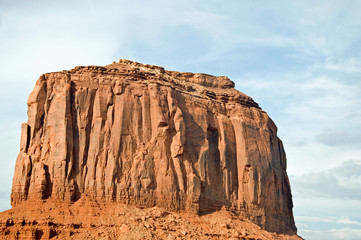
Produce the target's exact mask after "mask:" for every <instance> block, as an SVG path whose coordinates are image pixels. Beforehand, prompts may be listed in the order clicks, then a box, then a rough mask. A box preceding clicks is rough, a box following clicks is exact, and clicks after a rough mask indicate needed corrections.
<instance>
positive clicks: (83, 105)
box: [11, 60, 296, 233]
mask: <svg viewBox="0 0 361 240" xmlns="http://www.w3.org/2000/svg"><path fill="white" fill-rule="evenodd" d="M233 87H234V83H233V82H232V81H231V80H229V79H228V78H226V77H214V76H210V75H206V74H193V73H180V72H173V71H165V70H164V69H163V68H161V67H157V66H151V65H143V64H140V63H136V62H131V61H129V60H120V61H119V62H118V63H115V62H114V63H113V64H111V65H108V66H106V67H97V66H89V67H76V68H74V69H72V70H69V71H62V72H55V73H48V74H45V75H42V76H41V77H40V78H39V79H38V81H37V83H36V86H35V89H34V90H33V91H32V93H31V94H30V96H29V100H28V106H29V109H28V117H29V119H28V122H27V123H25V124H23V125H22V135H21V147H20V153H19V156H18V158H17V161H16V167H15V174H14V178H13V189H12V194H11V203H12V205H13V206H16V205H18V204H19V203H22V202H24V201H27V200H52V201H60V202H70V203H71V202H76V201H77V200H78V199H80V198H81V197H83V196H87V197H88V198H89V199H93V200H94V201H95V200H96V201H101V202H119V203H126V204H132V205H136V206H140V207H152V206H160V207H164V208H166V209H170V210H185V211H188V212H193V213H201V214H202V213H208V212H212V211H216V210H219V209H221V208H222V207H223V206H225V207H226V208H227V209H229V210H231V211H233V212H236V213H237V214H238V215H240V216H244V217H247V218H249V219H250V220H251V221H253V222H255V223H256V224H258V225H259V226H261V227H262V228H264V229H267V230H270V231H276V232H281V233H286V232H295V230H296V228H295V225H294V220H293V215H292V198H291V192H290V185H289V182H288V178H287V174H286V158H285V152H284V150H283V145H282V142H281V140H280V139H279V138H278V137H277V128H276V126H275V124H274V123H273V122H272V120H271V119H270V118H269V117H268V115H267V114H266V113H265V112H264V111H262V110H261V109H260V108H259V106H258V105H257V103H255V102H254V101H253V100H252V99H251V98H250V97H248V96H246V95H245V94H243V93H240V92H239V91H237V90H235V89H234V88H233Z"/></svg>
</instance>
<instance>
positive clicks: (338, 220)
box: [296, 216, 361, 226]
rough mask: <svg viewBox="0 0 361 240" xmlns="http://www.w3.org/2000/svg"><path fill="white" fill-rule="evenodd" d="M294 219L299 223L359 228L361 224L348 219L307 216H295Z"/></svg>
mask: <svg viewBox="0 0 361 240" xmlns="http://www.w3.org/2000/svg"><path fill="white" fill-rule="evenodd" d="M296 219H297V220H298V221H301V222H325V223H339V224H349V225H357V226H361V222H358V221H352V220H350V218H349V217H345V216H341V217H326V218H323V217H309V216H296Z"/></svg>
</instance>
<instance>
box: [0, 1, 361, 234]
mask: <svg viewBox="0 0 361 240" xmlns="http://www.w3.org/2000/svg"><path fill="white" fill-rule="evenodd" d="M360 9H361V1H356V0H355V1H352V0H344V1H338V0H319V1H310V0H303V1H286V0H284V1H283V0H274V1H269V0H258V1H246V0H226V1H224V0H223V1H220V0H183V1H166V0H153V1H141V0H133V1H123V0H120V1H111V0H102V1H100V0H72V1H69V0H65V1H64V0H63V1H56V0H54V1H39V0H33V1H25V0H17V1H13V0H0V85H1V87H0V133H1V134H0V152H1V153H2V154H1V157H0V164H1V165H0V166H1V168H0V183H1V184H0V211H3V210H6V209H9V208H10V192H11V182H12V175H13V172H14V165H15V159H16V156H17V154H18V152H19V142H20V125H21V123H23V122H26V121H27V115H26V111H27V105H26V101H27V97H28V96H29V94H30V92H31V90H32V89H33V87H34V86H35V81H36V80H37V78H38V77H39V76H40V75H41V74H42V73H46V72H52V71H61V70H64V69H71V68H74V67H75V66H78V65H100V66H102V65H107V64H110V63H111V62H112V61H116V60H118V59H123V58H126V59H130V60H134V61H138V62H142V63H148V64H153V65H160V66H163V67H165V68H166V69H168V70H176V71H187V72H200V73H208V74H212V75H217V76H218V75H220V76H228V77H229V78H230V79H232V80H233V81H234V82H235V83H236V89H238V90H239V91H241V92H243V93H245V94H247V95H249V96H251V97H252V98H253V99H254V100H255V101H256V102H258V103H259V105H260V106H261V107H262V108H263V110H265V111H266V112H267V113H268V114H269V115H270V117H271V118H272V119H273V120H274V122H275V123H276V125H277V126H278V129H279V130H278V135H279V137H280V138H281V139H282V141H283V143H284V146H285V150H286V154H287V160H288V170H287V171H288V175H289V177H290V182H291V188H292V194H293V201H294V209H293V210H294V216H295V220H296V226H297V228H298V234H299V235H301V236H302V237H303V238H305V239H311V240H313V239H314V240H316V239H330V240H332V239H347V240H353V239H355V240H356V239H361V214H360V213H361V17H360V13H359V12H360Z"/></svg>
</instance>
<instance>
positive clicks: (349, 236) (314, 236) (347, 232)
mask: <svg viewBox="0 0 361 240" xmlns="http://www.w3.org/2000/svg"><path fill="white" fill-rule="evenodd" d="M299 234H300V235H301V236H302V237H303V238H305V239H307V240H320V239H327V240H340V239H344V240H359V239H361V229H352V228H341V229H331V230H325V231H315V230H304V231H301V232H299Z"/></svg>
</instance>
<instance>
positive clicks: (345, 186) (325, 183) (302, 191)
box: [292, 160, 361, 201]
mask: <svg viewBox="0 0 361 240" xmlns="http://www.w3.org/2000/svg"><path fill="white" fill-rule="evenodd" d="M292 184H293V190H294V191H293V193H294V195H295V196H297V197H307V198H312V197H324V198H338V199H356V200H360V201H361V161H355V160H350V161H344V162H342V164H341V165H340V166H338V167H335V168H331V169H328V170H326V171H314V172H310V173H306V174H303V175H301V176H298V177H292Z"/></svg>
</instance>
